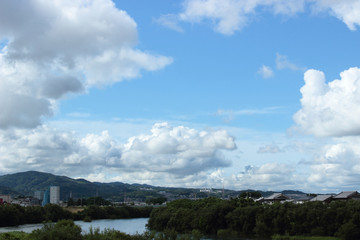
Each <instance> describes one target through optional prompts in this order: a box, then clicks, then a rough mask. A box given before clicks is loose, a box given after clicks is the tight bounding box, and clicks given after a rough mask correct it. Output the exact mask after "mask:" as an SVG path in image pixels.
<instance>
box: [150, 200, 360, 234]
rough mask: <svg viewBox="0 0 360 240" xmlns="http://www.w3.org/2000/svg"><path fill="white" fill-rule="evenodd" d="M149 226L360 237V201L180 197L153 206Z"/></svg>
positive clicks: (219, 231)
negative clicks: (263, 201)
mask: <svg viewBox="0 0 360 240" xmlns="http://www.w3.org/2000/svg"><path fill="white" fill-rule="evenodd" d="M148 227H149V228H150V229H151V230H155V231H165V230H166V231H176V232H180V233H189V232H191V231H192V230H194V229H196V230H198V231H200V232H201V233H203V234H207V235H218V236H227V235H228V236H231V235H233V236H257V237H270V236H272V235H275V234H279V235H290V236H292V235H298V236H300V235H302V236H338V237H340V238H342V239H360V201H336V202H331V203H330V204H323V203H320V202H307V203H304V204H294V203H275V204H273V205H263V204H260V203H256V202H254V201H253V200H251V199H244V198H236V199H232V200H229V201H228V200H221V199H216V198H208V199H202V200H197V201H191V200H186V199H184V200H177V201H173V202H170V203H169V204H167V206H166V207H160V208H155V209H153V211H152V213H151V215H150V219H149V223H148Z"/></svg>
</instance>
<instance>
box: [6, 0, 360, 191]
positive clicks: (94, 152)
mask: <svg viewBox="0 0 360 240" xmlns="http://www.w3.org/2000/svg"><path fill="white" fill-rule="evenodd" d="M359 53H360V0H343V1H337V0H176V1H168V0H152V1H148V0H113V1H111V0H51V1H45V0H18V1H12V0H4V1H0V175H3V174H11V173H15V172H22V171H29V170H36V171H42V172H49V173H53V174H57V175H65V176H69V177H72V178H85V179H87V180H89V181H99V182H114V181H121V182H125V183H143V184H151V185H155V186H168V187H170V186H172V187H189V188H222V187H223V186H224V187H225V188H227V189H233V190H244V189H255V190H271V191H281V190H286V189H293V190H301V191H304V192H308V193H337V192H340V191H346V190H360V187H359V185H360V121H359V119H360V58H359Z"/></svg>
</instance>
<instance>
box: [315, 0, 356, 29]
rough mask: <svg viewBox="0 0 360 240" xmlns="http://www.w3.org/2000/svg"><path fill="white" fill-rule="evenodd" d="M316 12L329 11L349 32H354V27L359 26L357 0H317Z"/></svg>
mask: <svg viewBox="0 0 360 240" xmlns="http://www.w3.org/2000/svg"><path fill="white" fill-rule="evenodd" d="M315 2H316V6H315V9H316V10H321V11H330V14H332V15H334V16H335V17H337V18H338V19H340V20H341V21H343V22H344V23H345V24H346V26H347V27H348V28H349V29H351V30H353V31H354V30H356V25H357V26H360V2H359V1H358V0H342V1H337V0H318V1H315Z"/></svg>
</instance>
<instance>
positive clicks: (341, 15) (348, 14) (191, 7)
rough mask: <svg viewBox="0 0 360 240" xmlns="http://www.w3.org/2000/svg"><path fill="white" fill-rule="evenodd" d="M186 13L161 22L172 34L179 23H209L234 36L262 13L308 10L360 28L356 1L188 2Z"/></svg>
mask: <svg viewBox="0 0 360 240" xmlns="http://www.w3.org/2000/svg"><path fill="white" fill-rule="evenodd" d="M183 6H184V10H183V12H181V13H180V14H178V16H177V17H175V18H174V17H173V16H172V17H171V21H169V18H165V19H166V21H165V20H164V19H163V17H161V18H160V19H162V20H161V21H160V22H162V23H163V25H165V26H167V27H169V28H172V29H173V30H178V29H180V27H179V25H178V22H179V21H184V22H192V23H200V22H204V21H209V22H210V23H212V24H213V28H214V30H215V31H216V32H219V33H221V34H225V35H231V34H233V33H234V32H236V31H240V30H241V29H242V28H243V27H244V26H246V25H247V24H248V23H249V22H250V21H251V20H252V19H253V18H254V17H256V15H257V14H259V12H261V11H270V12H272V13H274V14H277V15H285V16H293V15H295V14H297V13H301V12H304V10H305V8H306V7H307V6H309V7H310V9H312V11H313V13H316V12H319V11H323V12H328V13H329V14H331V15H333V16H335V17H337V18H338V19H339V20H341V21H343V22H344V23H345V24H346V25H347V26H348V28H350V29H351V30H355V29H356V25H360V17H359V16H360V15H359V11H360V3H359V1H357V0H345V1H336V0H185V1H184V3H183Z"/></svg>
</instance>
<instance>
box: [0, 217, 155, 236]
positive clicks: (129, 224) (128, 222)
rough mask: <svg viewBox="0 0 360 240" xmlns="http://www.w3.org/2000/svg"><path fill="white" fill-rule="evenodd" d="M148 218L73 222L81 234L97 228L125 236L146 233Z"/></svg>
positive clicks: (30, 227) (23, 227)
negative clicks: (118, 232)
mask: <svg viewBox="0 0 360 240" xmlns="http://www.w3.org/2000/svg"><path fill="white" fill-rule="evenodd" d="M148 220H149V219H148V218H133V219H102V220H94V221H92V222H83V221H75V223H76V224H77V225H79V226H80V227H81V229H82V231H83V233H86V232H89V229H90V226H91V227H92V228H93V229H95V228H99V229H100V231H103V230H104V229H106V228H109V229H115V230H118V231H121V232H124V233H127V234H136V233H143V232H145V231H146V224H147V222H148ZM42 226H43V224H25V225H20V226H17V227H2V228H0V233H3V232H13V231H23V232H26V233H31V232H32V231H33V230H35V229H39V228H42Z"/></svg>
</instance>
